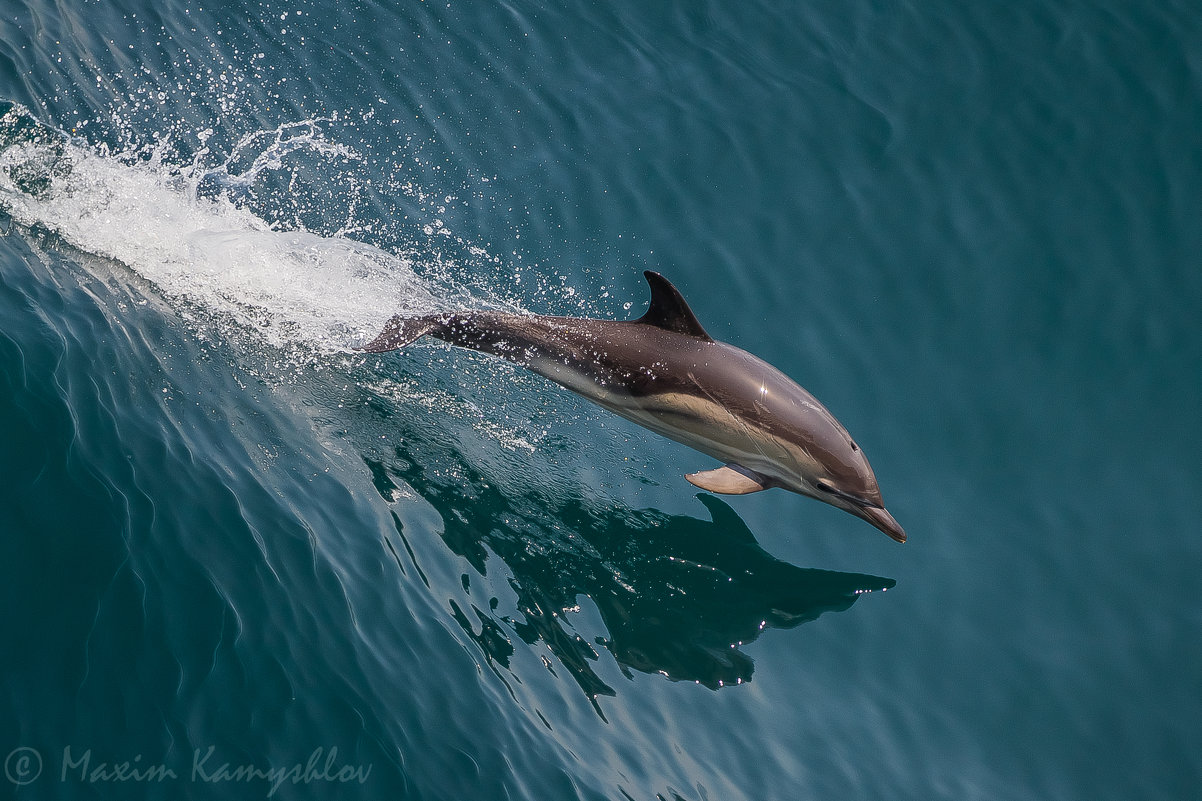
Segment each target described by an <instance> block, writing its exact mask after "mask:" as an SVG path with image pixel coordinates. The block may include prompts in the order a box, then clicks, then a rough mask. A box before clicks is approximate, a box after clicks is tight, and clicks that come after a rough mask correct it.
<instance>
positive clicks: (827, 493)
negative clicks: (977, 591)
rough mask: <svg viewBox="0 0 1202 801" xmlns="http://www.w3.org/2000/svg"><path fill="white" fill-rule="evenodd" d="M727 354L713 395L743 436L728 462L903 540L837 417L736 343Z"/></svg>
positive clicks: (869, 469) (865, 461)
mask: <svg viewBox="0 0 1202 801" xmlns="http://www.w3.org/2000/svg"><path fill="white" fill-rule="evenodd" d="M728 347H729V346H728ZM727 353H728V354H729V358H728V359H727V360H726V367H725V368H724V369H723V371H722V376H721V377H722V381H721V382H720V384H717V386H721V387H722V389H723V390H724V391H723V392H722V393H720V394H719V393H717V392H715V393H713V397H715V398H716V399H719V398H720V400H721V401H722V403H723V405H724V407H725V408H726V410H727V413H728V414H729V415H730V416H731V419H732V420H734V421H735V425H732V426H730V430H734V431H737V432H738V433H737V435H736V439H738V440H741V442H740V444H739V445H738V447H737V448H732V449H731V450H730V451H729V452H728V453H729V454H730V455H731V456H733V457H734V458H732V459H731V460H730V461H733V462H734V463H736V464H740V465H742V466H743V467H744V468H746V469H748V470H750V471H752V472H754V473H755V474H757V475H759V476H761V477H763V478H764V479H766V481H765V482H764V483H765V485H769V486H778V487H782V488H784V489H788V490H791V491H793V492H796V493H799V494H801V495H806V496H808V497H811V498H815V499H817V500H820V501H822V502H824V503H829V504H830V505H831V506H836V507H838V508H840V509H843V510H844V511H847V512H849V513H851V514H853V515H855V516H856V517H859V518H862V519H864V520H866V521H868V522H869V523H871V524H872V525H873V526H875V527H876V528H878V529H880V530H881V531H883V532H884V533H885V534H888V535H889V536H890V537H892V538H893V539H895V540H897V541H898V542H905V541H906V533H905V531H904V530H903V529H902V527H901V526H900V525H898V522H897V521H896V520H894V519H893V516H892V515H891V514H889V512H888V511H886V510H885V504H884V501H883V500H882V499H881V491H880V488H879V487H878V486H877V483H876V476H875V474H873V472H872V467H871V466H870V465H869V464H868V459H867V457H865V455H864V452H863V451H862V450H861V449H860V446H859V445H857V444H856V442H855V440H853V439H852V438H851V435H850V434H849V433H847V429H845V428H844V427H843V425H842V424H841V423H840V422H839V421H838V420H837V419H836V418H835V416H834V415H833V414H831V413H830V412H829V411H827V409H826V407H825V406H823V405H822V404H821V403H820V402H819V401H818V400H817V399H816V398H815V397H814V396H813V395H811V394H810V393H809V392H807V391H806V390H804V389H802V388H801V387H800V386H798V385H797V384H796V383H795V382H794V381H793V380H792V379H790V378H789V377H788V376H786V375H784V374H783V373H781V372H780V371H778V370H776V369H775V368H773V367H771V366H770V365H768V364H766V363H764V362H762V361H760V360H759V359H758V358H756V357H754V356H751V355H750V354H747V353H746V352H738V351H735V350H734V349H733V348H730V349H729V351H727ZM731 441H732V443H733V442H734V441H735V440H731Z"/></svg>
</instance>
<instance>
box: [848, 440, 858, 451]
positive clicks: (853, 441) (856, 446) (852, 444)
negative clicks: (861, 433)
mask: <svg viewBox="0 0 1202 801" xmlns="http://www.w3.org/2000/svg"><path fill="white" fill-rule="evenodd" d="M848 442H850V443H851V449H852V450H853V451H858V450H859V449H860V446H859V445H857V444H856V441H855V440H854V439H851V440H848Z"/></svg>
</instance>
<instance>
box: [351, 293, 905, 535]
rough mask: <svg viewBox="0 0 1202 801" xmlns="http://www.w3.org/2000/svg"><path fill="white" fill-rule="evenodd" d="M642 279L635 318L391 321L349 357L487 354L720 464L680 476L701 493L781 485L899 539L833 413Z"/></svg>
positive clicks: (485, 316) (488, 316)
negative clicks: (418, 343)
mask: <svg viewBox="0 0 1202 801" xmlns="http://www.w3.org/2000/svg"><path fill="white" fill-rule="evenodd" d="M643 275H644V276H645V277H646V279H647V283H648V284H649V285H650V286H651V303H650V305H649V306H648V308H647V313H646V314H644V315H643V316H642V317H640V318H638V319H637V320H596V319H588V318H576V317H548V316H542V315H526V314H509V313H505V312H496V311H465V312H456V313H442V314H431V315H425V316H417V317H403V316H395V317H393V318H392V319H391V320H389V321H388V323H387V324H386V325H385V326H384V330H383V331H382V332H381V333H380V335H379V336H377V337H376V338H375V339H373V340H372V341H371V342H369V343H367V344H366V345H364V346H363V347H362V348H359V350H361V351H366V352H368V353H382V352H385V351H390V350H396V349H398V348H403V347H405V346H406V345H408V344H409V343H411V342H413V341H414V340H416V339H418V338H419V337H421V336H424V335H427V334H429V335H430V336H432V337H435V338H436V339H441V340H443V341H444V342H449V343H451V344H452V345H457V346H459V347H461V348H471V349H472V350H477V351H481V352H483V353H488V354H492V355H494V356H499V357H501V358H503V359H507V360H509V361H511V362H514V363H515V364H519V365H521V366H522V367H525V368H527V369H528V370H531V371H532V372H535V373H537V374H539V375H541V376H544V377H546V378H549V379H551V380H552V381H554V382H555V383H557V384H559V385H561V386H563V387H566V388H567V389H570V390H572V391H573V392H575V393H577V394H579V395H582V396H584V397H585V398H587V399H589V400H590V401H593V402H594V403H596V404H598V405H600V406H602V407H604V408H606V409H608V410H610V411H611V412H614V413H616V414H619V415H621V416H622V417H625V418H626V419H627V420H630V421H632V422H635V423H637V424H639V425H641V426H644V427H645V428H649V429H651V430H652V431H654V432H655V433H657V434H661V435H663V436H665V437H668V438H669V439H672V440H675V441H677V442H680V443H683V444H685V445H688V446H689V447H691V448H695V449H696V450H699V451H701V452H702V453H704V454H707V455H709V456H712V457H714V458H715V459H717V460H719V461H720V462H723V463H724V466H723V467H719V468H717V469H714V470H706V471H703V472H698V473H690V474H688V475H686V476H685V478H686V479H687V480H688V481H689V482H690V483H692V484H693V485H695V486H697V487H700V488H701V489H704V490H708V491H710V492H714V493H721V494H726V495H744V494H747V493H750V492H759V491H760V490H765V489H768V488H770V487H781V488H783V489H787V490H790V491H792V492H796V493H799V494H801V495H806V496H809V497H811V498H816V499H817V500H820V501H823V502H825V503H829V504H830V505H831V506H836V507H838V508H840V509H843V510H845V511H847V512H850V513H851V514H853V515H855V516H856V517H860V518H863V519H864V520H866V521H868V522H869V523H871V524H872V525H873V526H875V527H876V528H878V529H880V530H881V531H883V532H884V533H886V534H888V535H889V536H890V537H892V538H893V539H895V540H897V541H898V542H905V541H906V533H905V531H903V530H902V527H901V526H900V525H898V522H897V521H896V520H894V519H893V516H892V515H891V514H889V512H887V511H886V510H885V505H884V502H883V501H882V500H881V491H880V489H879V488H878V487H877V482H876V476H875V475H874V474H873V472H872V468H871V467H870V466H869V465H868V460H867V459H866V458H865V456H864V452H863V451H862V450H860V447H859V446H858V445H857V444H856V442H855V440H853V439H852V438H851V435H850V434H848V433H847V429H845V428H844V427H843V425H842V424H841V423H840V422H839V421H838V420H836V419H835V416H834V415H832V414H831V413H830V412H829V411H827V410H826V407H825V406H823V405H822V404H821V403H819V402H818V400H817V399H816V398H814V396H813V395H811V394H810V393H809V392H807V391H805V390H804V389H802V388H801V387H800V386H798V385H797V384H796V383H794V382H793V381H792V380H791V379H790V378H789V377H788V376H786V375H785V374H784V373H782V372H781V371H780V370H777V369H776V368H775V367H773V366H772V365H770V364H768V363H767V362H765V361H763V360H762V359H759V358H757V357H756V356H753V355H751V354H750V353H748V352H747V351H744V350H741V349H739V348H736V347H734V346H733V345H728V344H726V343H725V342H718V341H717V340H715V339H714V338H713V337H711V336H710V335H709V334H707V333H706V332H705V329H704V328H702V327H701V323H699V322H698V321H697V318H696V316H694V314H693V311H692V310H691V309H690V308H689V306H688V304H687V303H685V300H684V298H683V297H682V296H681V294H680V292H679V291H677V289H676V287H674V286H672V284H671V283H669V281H668V280H667V279H666V278H664V277H663V276H662V275H660V274H659V273H656V272H652V271H650V270H648V271H646V272H644V273H643Z"/></svg>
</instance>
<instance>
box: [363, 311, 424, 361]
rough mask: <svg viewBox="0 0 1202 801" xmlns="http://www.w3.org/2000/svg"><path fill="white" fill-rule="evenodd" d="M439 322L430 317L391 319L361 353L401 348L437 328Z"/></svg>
mask: <svg viewBox="0 0 1202 801" xmlns="http://www.w3.org/2000/svg"><path fill="white" fill-rule="evenodd" d="M438 326H439V322H438V320H436V319H433V318H430V317H401V316H400V315H397V316H396V317H393V318H392V319H391V320H389V321H388V323H387V324H386V325H385V326H384V330H383V331H381V332H380V335H379V336H378V337H376V338H375V339H373V340H372V341H371V342H368V343H367V344H366V345H364V346H363V347H361V348H359V350H361V351H365V352H367V353H383V352H384V351H388V350H396V349H397V348H403V347H405V346H406V345H408V344H409V343H410V342H412V341H413V340H415V339H417V338H418V337H421V336H424V335H425V334H428V333H430V332H431V331H433V330H434V329H435V328H438Z"/></svg>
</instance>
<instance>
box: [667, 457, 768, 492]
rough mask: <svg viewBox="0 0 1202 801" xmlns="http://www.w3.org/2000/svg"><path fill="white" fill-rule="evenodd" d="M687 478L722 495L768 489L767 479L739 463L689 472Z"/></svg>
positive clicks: (704, 488) (690, 481) (698, 485)
mask: <svg viewBox="0 0 1202 801" xmlns="http://www.w3.org/2000/svg"><path fill="white" fill-rule="evenodd" d="M685 479H687V480H688V482H689V483H690V484H692V485H693V486H694V487H701V489H703V490H709V491H710V492H717V493H719V494H721V495H746V494H748V493H750V492H759V491H760V490H766V489H768V481H767V479H765V478H764V477H763V476H761V475H760V474H758V473H755V472H753V471H751V470H748V469H747V468H746V467H743V466H742V465H737V464H728V465H726V466H725V467H719V468H718V469H717V470H706V471H705V472H704V473H689V474H688V475H687V476H685Z"/></svg>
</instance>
